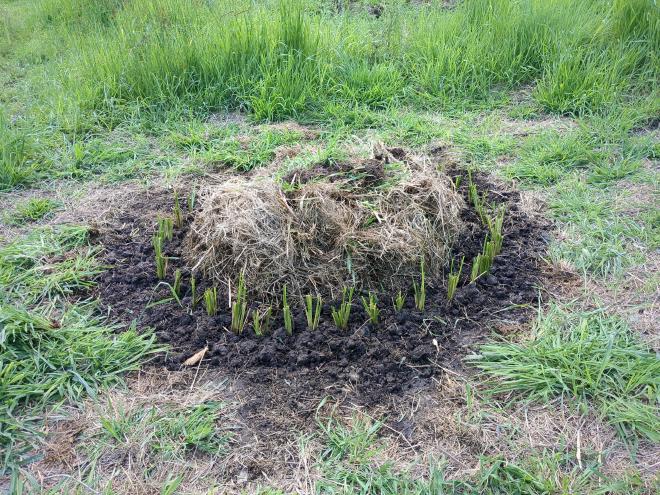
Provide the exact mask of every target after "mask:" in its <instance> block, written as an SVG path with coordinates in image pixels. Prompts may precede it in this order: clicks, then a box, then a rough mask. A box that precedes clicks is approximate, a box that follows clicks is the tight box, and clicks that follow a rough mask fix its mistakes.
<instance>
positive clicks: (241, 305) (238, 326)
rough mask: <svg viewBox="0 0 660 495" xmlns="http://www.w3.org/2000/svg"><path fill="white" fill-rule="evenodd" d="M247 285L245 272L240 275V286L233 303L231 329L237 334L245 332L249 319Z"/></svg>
mask: <svg viewBox="0 0 660 495" xmlns="http://www.w3.org/2000/svg"><path fill="white" fill-rule="evenodd" d="M247 306H248V304H247V287H246V285H245V277H244V276H243V273H241V274H240V276H239V277H238V286H237V287H236V298H235V300H234V301H233V302H232V303H231V331H232V332H234V333H235V334H240V333H243V329H244V328H245V323H246V321H247V317H248V312H247Z"/></svg>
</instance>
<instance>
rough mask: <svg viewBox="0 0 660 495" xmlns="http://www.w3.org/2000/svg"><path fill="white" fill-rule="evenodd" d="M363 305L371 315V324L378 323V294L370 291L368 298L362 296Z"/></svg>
mask: <svg viewBox="0 0 660 495" xmlns="http://www.w3.org/2000/svg"><path fill="white" fill-rule="evenodd" d="M362 306H363V307H364V310H365V311H366V313H367V315H369V321H370V322H371V324H372V325H378V320H379V317H380V309H378V300H377V299H376V294H374V293H373V292H370V293H369V297H368V298H366V297H364V296H362Z"/></svg>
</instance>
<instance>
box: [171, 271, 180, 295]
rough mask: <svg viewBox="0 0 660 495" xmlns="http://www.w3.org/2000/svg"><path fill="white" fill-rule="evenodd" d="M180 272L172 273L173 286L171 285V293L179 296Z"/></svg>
mask: <svg viewBox="0 0 660 495" xmlns="http://www.w3.org/2000/svg"><path fill="white" fill-rule="evenodd" d="M181 278H182V277H181V270H179V269H177V270H176V271H175V272H174V284H173V285H172V291H174V293H175V294H176V295H177V297H179V296H181Z"/></svg>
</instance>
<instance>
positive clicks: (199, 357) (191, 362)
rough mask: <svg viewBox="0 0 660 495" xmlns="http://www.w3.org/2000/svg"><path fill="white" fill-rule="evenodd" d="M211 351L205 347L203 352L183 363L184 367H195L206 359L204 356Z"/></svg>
mask: <svg viewBox="0 0 660 495" xmlns="http://www.w3.org/2000/svg"><path fill="white" fill-rule="evenodd" d="M208 350H209V346H206V347H204V349H202V350H201V351H198V352H196V353H195V354H193V355H192V356H190V357H189V358H188V359H186V360H185V361H184V362H183V365H184V366H195V365H196V364H197V363H199V362H200V361H201V360H202V359H204V355H205V354H206V351H208Z"/></svg>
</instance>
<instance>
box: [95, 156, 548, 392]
mask: <svg viewBox="0 0 660 495" xmlns="http://www.w3.org/2000/svg"><path fill="white" fill-rule="evenodd" d="M407 161H408V154H407V153H406V152H405V151H403V150H400V149H393V150H388V152H387V153H385V154H382V155H379V156H376V157H374V158H372V159H370V160H355V161H353V162H350V163H343V164H342V163H340V164H337V163H325V164H319V165H318V166H316V167H314V168H313V169H311V170H309V169H306V170H304V171H294V172H292V173H290V174H289V175H287V176H286V177H284V179H282V181H280V182H278V183H277V185H276V187H275V190H276V195H275V196H273V197H274V198H275V199H274V200H273V201H275V202H281V204H282V207H283V208H284V209H288V210H287V211H289V212H290V213H291V212H293V213H295V211H293V210H295V208H297V206H296V201H298V202H299V204H302V203H303V202H302V200H301V195H305V198H307V197H308V195H309V191H307V192H304V191H306V189H305V188H307V187H308V185H309V187H312V185H313V187H317V185H316V184H317V183H323V184H332V183H336V182H340V184H339V186H338V189H339V190H340V191H342V193H341V194H339V195H338V194H336V193H332V194H333V196H332V197H334V198H335V199H336V200H337V201H340V202H341V204H346V205H348V207H349V208H352V209H354V208H356V204H355V203H353V202H352V201H353V200H354V199H355V196H354V193H355V191H356V190H359V191H360V193H362V192H364V191H368V192H369V194H371V192H372V191H376V192H377V193H378V194H379V195H382V193H383V191H384V189H383V187H384V185H386V183H387V181H388V173H389V172H391V171H392V170H396V171H400V168H398V165H397V164H398V163H405V162H407ZM431 163H432V170H434V171H437V172H438V176H439V179H438V180H445V181H447V184H448V188H449V190H451V193H452V194H455V195H456V201H457V202H456V205H457V209H456V212H455V214H456V221H457V225H459V226H460V228H458V229H457V230H456V232H455V235H454V237H452V238H451V243H450V245H448V246H447V249H446V250H445V251H442V252H441V250H437V249H436V250H435V251H433V249H435V248H432V249H431V251H429V252H430V253H431V254H430V255H429V256H424V255H423V254H425V253H415V252H413V253H406V254H404V255H403V256H406V258H405V260H404V261H405V263H407V265H406V264H405V263H404V261H401V260H400V259H398V258H397V260H398V265H396V266H395V265H393V263H392V262H391V261H392V260H389V265H388V267H389V268H388V270H385V269H384V268H383V267H382V266H379V265H378V257H375V258H373V257H370V256H371V255H369V256H367V257H366V258H365V260H366V262H367V263H366V264H365V265H364V266H365V267H366V269H367V271H368V272H360V271H359V267H358V268H355V267H353V266H352V265H351V259H350V252H349V253H347V255H346V256H345V258H344V259H342V260H341V263H342V264H343V265H341V266H344V267H345V270H344V269H339V268H337V267H339V266H340V265H337V266H334V265H333V266H332V270H333V274H332V276H329V275H327V274H324V277H326V278H328V277H329V278H328V279H329V280H330V279H331V280H330V281H331V283H330V285H329V286H328V287H325V286H323V285H322V282H323V281H322V280H321V278H319V280H321V282H319V280H315V281H314V283H313V284H311V283H308V282H309V281H310V280H312V279H313V278H314V276H313V275H309V276H307V277H306V278H305V280H300V281H299V282H300V283H298V282H297V281H296V280H295V279H292V278H286V277H285V276H286V272H282V273H283V274H284V275H282V274H280V273H278V275H277V277H274V278H273V280H275V282H272V280H271V279H270V278H269V274H270V272H268V273H261V272H259V270H260V269H262V268H263V266H266V267H267V268H265V269H270V268H268V264H267V263H266V262H267V261H269V260H261V259H259V263H261V265H254V264H251V265H250V264H249V263H250V262H253V261H254V260H252V261H250V260H249V259H248V257H247V256H248V255H246V254H245V253H244V252H243V251H250V249H252V248H253V247H254V246H252V244H254V243H259V242H261V241H259V239H258V237H257V238H256V239H257V240H256V241H254V242H252V241H249V242H248V241H245V243H246V244H245V247H244V249H243V250H241V251H240V252H237V251H236V250H237V247H236V245H232V246H228V245H227V244H226V242H225V243H224V244H222V243H221V244H219V245H215V244H213V242H212V241H211V240H210V239H211V237H213V236H215V235H216V234H217V235H222V236H225V237H226V238H230V237H231V239H229V240H230V241H232V242H234V241H237V242H238V241H240V242H244V239H243V238H242V237H241V238H240V239H238V240H237V239H236V236H237V235H238V234H236V233H235V232H234V231H231V232H228V231H227V228H225V227H226V226H225V224H221V226H220V227H219V226H218V223H217V222H216V223H213V226H212V228H211V229H207V230H204V229H205V228H206V227H208V224H209V214H213V215H219V213H218V212H217V208H218V195H225V194H228V193H227V192H226V191H227V190H228V189H227V187H229V186H228V185H227V183H226V182H225V183H222V184H220V187H221V189H220V190H219V191H220V192H218V190H215V193H213V192H212V190H213V188H209V190H207V191H206V192H204V191H202V192H200V189H199V187H197V186H196V187H194V188H193V187H183V186H182V187H179V188H178V189H177V190H175V191H172V190H169V191H167V190H160V191H157V192H155V193H152V194H149V195H147V196H145V197H136V198H134V200H133V204H130V205H127V207H126V208H124V210H123V211H122V213H121V214H120V215H117V217H116V218H115V219H114V220H113V222H112V223H111V225H110V226H106V227H104V228H102V229H99V231H98V232H97V235H96V240H97V242H99V243H100V244H102V245H103V246H104V252H105V260H104V262H105V264H106V265H107V266H109V267H110V269H109V270H108V271H107V272H105V273H104V274H103V275H101V277H100V280H99V285H98V289H97V290H98V296H99V297H100V299H101V302H102V303H103V304H104V305H105V306H106V307H107V310H108V313H109V314H110V315H111V317H112V318H114V319H115V320H116V321H118V322H121V323H125V324H129V323H132V322H134V321H136V322H137V324H138V327H139V328H153V329H154V330H155V333H156V335H157V337H158V339H159V341H160V342H163V343H166V344H169V346H170V350H169V351H168V352H166V353H163V354H162V355H160V356H158V357H157V359H156V360H155V363H156V364H157V365H164V366H166V367H168V368H179V367H181V366H185V365H186V364H188V365H190V364H191V363H193V364H195V365H200V366H212V367H219V368H224V369H227V370H232V371H242V372H244V373H243V376H247V377H249V379H250V380H251V381H253V382H257V383H264V382H272V381H274V380H281V377H282V376H286V377H287V380H290V381H291V382H295V383H296V386H298V387H302V388H303V389H310V390H312V389H314V390H326V391H328V393H333V391H340V390H344V391H346V390H351V391H355V392H356V393H357V395H359V397H358V400H362V401H364V402H373V401H378V400H380V398H381V397H382V396H384V395H388V394H392V393H400V392H403V391H407V390H411V389H414V388H416V387H420V386H423V385H424V384H425V383H427V382H428V380H429V379H430V378H431V377H432V376H433V375H435V374H436V373H442V370H443V368H447V367H453V366H456V365H458V363H459V362H460V360H461V358H462V357H463V356H464V355H465V354H466V353H467V352H468V351H469V347H470V346H471V345H473V344H475V343H476V342H479V341H480V339H482V338H483V337H484V336H485V335H488V334H489V333H491V332H492V331H493V330H495V329H496V328H497V327H498V326H502V325H505V326H508V325H515V324H519V323H521V322H525V321H527V320H528V319H529V318H530V317H531V315H533V313H534V310H535V308H536V307H537V305H538V303H539V287H540V286H541V285H542V284H543V278H544V277H545V276H544V275H543V270H542V268H541V267H542V265H543V261H542V259H541V255H542V253H543V252H544V251H545V244H546V242H547V237H548V236H547V231H548V229H549V225H548V224H547V222H545V221H544V220H543V219H541V218H540V217H538V216H536V215H534V214H531V213H530V212H528V211H525V210H524V209H523V208H521V204H520V202H521V197H520V194H519V193H518V192H517V191H515V190H513V189H510V188H507V187H505V186H502V185H499V184H497V183H495V182H494V181H492V180H491V179H490V178H489V177H488V176H487V175H485V174H483V173H477V172H474V171H470V170H467V169H463V168H460V167H457V166H455V165H452V166H448V167H446V166H445V167H443V166H441V165H440V164H438V163H435V162H431ZM397 173H398V172H397ZM241 180H242V179H241ZM246 180H248V179H246ZM250 180H251V179H250ZM255 180H257V182H250V183H246V184H243V185H244V186H246V187H251V188H252V189H251V194H252V193H254V188H255V187H261V186H260V185H258V184H261V183H260V182H259V181H263V180H264V179H263V176H262V177H257V178H255ZM230 182H231V181H230ZM266 182H267V183H268V184H270V183H269V182H268V181H266ZM231 184H234V186H236V184H237V183H231ZM255 184H257V185H255ZM232 187H233V186H232ZM241 187H242V186H241ZM268 187H270V185H269V186H268ZM387 187H389V186H387ZM406 187H409V186H406ZM223 188H224V189H223ZM404 189H405V188H404ZM232 190H234V189H232ZM402 190H403V189H402ZM209 191H211V192H209ZM419 192H422V193H423V192H424V190H423V188H419ZM256 194H257V195H260V196H259V198H258V200H259V201H261V200H262V199H263V198H264V197H265V195H267V193H264V192H262V191H257V192H256ZM344 194H347V195H348V196H344ZM223 197H224V196H223ZM346 197H349V199H346ZM364 197H365V196H364V195H361V196H360V198H361V199H360V201H363V202H364V201H366V200H364ZM367 197H369V196H367ZM378 197H380V196H378ZM214 198H215V199H214ZM221 199H222V198H221ZM225 199H226V198H225ZM223 201H224V200H223ZM367 202H368V201H367ZM229 203H234V204H236V203H235V202H234V199H232V200H231V201H229ZM421 203H423V204H424V205H427V206H428V198H426V197H424V199H423V201H422V202H421ZM421 203H420V204H421ZM259 204H261V203H259ZM396 204H400V203H399V200H398V199H397V203H396ZM236 206H237V208H236V210H235V211H234V213H233V215H235V216H236V217H234V216H233V215H232V214H228V217H230V219H231V220H232V221H234V220H235V219H236V218H237V217H240V216H241V215H247V214H248V212H247V211H246V210H247V208H248V207H247V206H244V207H241V206H240V205H236ZM362 206H364V205H362ZM367 207H369V206H367ZM425 207H426V206H425ZM213 208H216V210H214V209H213ZM395 210H396V208H395ZM209 212H211V213H209ZM397 214H398V213H397ZM376 216H377V215H376ZM259 218H263V217H262V216H260V217H259ZM292 222H293V221H292V220H288V221H287V222H285V223H286V224H287V225H288V227H286V228H287V229H288V230H286V232H287V233H290V232H291V231H292V230H295V229H293V227H291V224H292ZM373 222H374V223H377V222H381V223H386V220H383V219H378V218H376V219H375V220H373ZM269 225H270V226H269V228H271V227H272V222H271V224H269ZM354 225H357V227H356V228H358V229H363V228H364V229H371V228H372V227H371V225H366V224H365V222H364V219H363V218H362V219H360V221H359V222H357V223H355V224H354ZM260 228H261V227H260ZM264 228H265V227H264ZM305 228H306V227H305ZM379 228H383V227H382V225H381V227H379ZM223 229H224V230H223ZM218 232H219V233H220V234H218ZM258 232H259V231H257V233H258ZM371 232H373V231H371ZM232 235H233V237H232ZM292 235H295V236H299V232H294V233H293V234H292ZM316 235H317V236H319V237H322V236H321V234H319V233H316ZM204 236H205V237H204ZM200 237H204V239H203V240H202V241H200ZM213 238H215V237H213ZM352 239H354V237H352ZM224 240H225V241H227V240H228V239H224ZM264 242H266V240H264ZM286 242H293V241H291V240H290V239H287V240H286ZM337 242H338V241H337ZM388 242H389V241H388ZM234 244H235V242H234ZM370 246H371V245H370ZM388 246H389V244H388ZM262 248H263V247H262V246H259V249H262ZM255 249H256V248H255ZM342 249H344V251H343V252H344V253H346V248H345V246H344V247H343V248H342ZM218 251H222V252H218ZM436 251H437V252H436ZM211 252H212V253H213V254H214V256H215V257H216V258H215V259H216V260H218V259H219V260H221V261H220V262H218V263H206V265H205V262H204V261H200V260H202V259H203V258H204V256H209V254H208V253H211ZM191 253H192V254H191ZM388 253H389V251H388ZM433 253H436V254H438V253H440V254H439V255H441V256H440V258H434V256H433ZM355 254H356V258H357V256H358V255H359V254H360V253H358V252H357V250H356V251H355ZM420 254H421V256H420ZM408 255H410V256H411V257H410V259H408V257H407V256H408ZM241 256H242V257H241ZM272 256H274V255H272ZM272 256H271V257H272ZM318 256H321V258H322V255H321V254H319V255H318ZM227 260H231V261H227ZM332 260H334V258H332ZM413 260H414V261H413ZM206 261H208V259H207V260H206ZM312 261H313V260H311V261H310V258H309V257H308V258H307V261H305V262H304V263H308V262H309V263H310V264H309V265H308V266H307V268H309V267H310V266H311V267H312V268H313V269H318V268H315V266H313V263H312ZM321 261H323V260H321ZM353 261H354V262H355V263H356V264H358V261H356V260H353ZM408 261H410V262H408ZM294 262H296V260H295V259H294ZM386 262H387V260H383V263H386ZM228 263H229V264H228ZM319 263H320V262H319ZM326 264H327V263H326ZM230 265H231V266H230ZM404 265H405V266H404ZM204 266H206V268H204ZM318 266H322V265H318ZM393 266H394V268H392V267H393ZM279 268H281V266H280V267H279ZM285 268H286V267H285ZM294 268H296V269H297V267H294ZM344 271H345V273H343V274H342V273H338V272H344ZM385 273H387V274H388V276H385V275H384V274H385ZM356 274H357V275H356ZM395 275H396V276H395ZM255 276H256V278H255ZM362 276H363V277H362ZM283 277H284V278H283ZM278 279H279V280H282V283H281V284H279V285H278V284H277V280H278ZM257 286H258V288H257ZM310 288H311V289H310Z"/></svg>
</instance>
